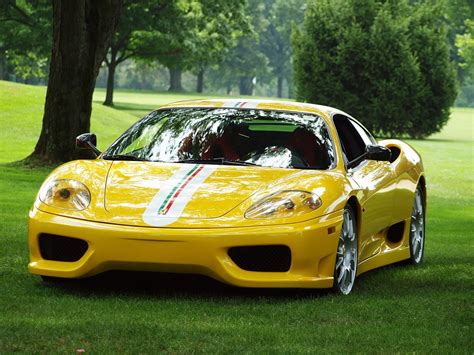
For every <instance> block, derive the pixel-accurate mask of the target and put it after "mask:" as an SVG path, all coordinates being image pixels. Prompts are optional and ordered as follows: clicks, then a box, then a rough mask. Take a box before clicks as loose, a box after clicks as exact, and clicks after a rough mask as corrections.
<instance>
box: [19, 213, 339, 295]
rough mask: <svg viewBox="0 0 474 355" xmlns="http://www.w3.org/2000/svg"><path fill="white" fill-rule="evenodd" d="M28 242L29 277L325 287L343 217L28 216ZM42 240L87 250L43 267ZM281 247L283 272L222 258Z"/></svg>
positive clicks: (330, 278)
mask: <svg viewBox="0 0 474 355" xmlns="http://www.w3.org/2000/svg"><path fill="white" fill-rule="evenodd" d="M29 217H30V218H29V224H28V227H29V229H28V239H29V249H30V263H29V265H28V270H29V271H30V272H31V273H33V274H38V275H45V276H54V277H64V278H82V277H88V276H92V275H95V274H99V273H101V272H104V271H108V270H139V271H161V272H173V273H175V272H176V273H190V274H202V275H206V276H209V277H212V278H214V279H217V280H219V281H222V282H225V283H228V284H231V285H235V286H241V287H301V288H328V287H332V285H333V273H334V263H335V256H336V249H337V244H338V239H339V234H340V230H341V224H342V213H339V212H337V213H333V214H330V215H326V216H323V217H320V218H317V219H313V220H310V221H306V222H304V223H297V224H287V225H275V226H266V227H244V228H242V227H240V228H212V229H209V228H208V229H199V228H188V229H178V228H151V227H134V226H123V225H115V224H107V223H98V222H91V221H85V220H79V219H73V218H69V217H63V216H58V215H53V214H50V213H46V212H42V211H39V210H37V209H35V208H34V209H33V210H32V211H31V212H30V216H29ZM42 233H47V234H53V235H59V236H65V237H72V238H78V239H82V240H85V241H86V242H87V243H88V249H87V251H86V253H85V254H84V255H83V256H82V257H81V258H80V259H79V260H78V261H74V262H62V261H52V260H45V259H44V258H43V257H42V256H41V252H40V247H39V235H40V234H42ZM257 245H286V246H288V247H289V248H290V250H291V266H290V269H289V270H288V271H286V272H258V271H246V270H243V269H241V268H240V267H238V266H237V265H236V264H235V263H234V262H233V260H232V259H231V258H230V257H229V255H228V250H229V248H231V247H237V246H257Z"/></svg>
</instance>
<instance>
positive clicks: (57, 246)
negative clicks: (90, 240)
mask: <svg viewBox="0 0 474 355" xmlns="http://www.w3.org/2000/svg"><path fill="white" fill-rule="evenodd" d="M39 247H40V253H41V256H42V258H43V259H46V260H55V261H77V260H79V259H80V258H82V256H83V255H84V254H85V253H86V251H87V248H88V244H87V242H86V241H84V240H81V239H77V238H70V237H62V236H59V235H53V234H41V235H40V236H39Z"/></svg>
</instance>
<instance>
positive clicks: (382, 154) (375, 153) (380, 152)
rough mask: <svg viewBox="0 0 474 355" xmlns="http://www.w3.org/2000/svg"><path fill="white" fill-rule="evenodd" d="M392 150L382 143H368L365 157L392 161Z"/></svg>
mask: <svg viewBox="0 0 474 355" xmlns="http://www.w3.org/2000/svg"><path fill="white" fill-rule="evenodd" d="M391 157H392V151H391V150H390V149H388V148H385V147H383V146H381V145H375V144H374V145H368V146H367V147H366V148H365V159H367V160H377V161H390V159H391Z"/></svg>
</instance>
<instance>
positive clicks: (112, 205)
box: [35, 159, 350, 228]
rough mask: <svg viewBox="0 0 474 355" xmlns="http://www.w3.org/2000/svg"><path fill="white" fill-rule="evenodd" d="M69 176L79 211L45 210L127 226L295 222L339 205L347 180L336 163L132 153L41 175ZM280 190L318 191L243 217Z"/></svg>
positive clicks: (43, 207)
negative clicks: (313, 201)
mask: <svg viewBox="0 0 474 355" xmlns="http://www.w3.org/2000/svg"><path fill="white" fill-rule="evenodd" d="M51 179H75V180H78V181H81V182H83V183H84V184H85V185H86V186H87V187H88V188H89V190H90V192H91V196H92V199H91V204H90V206H89V207H88V208H86V209H85V210H83V211H71V210H62V209H58V208H55V207H54V206H48V205H45V204H43V203H41V201H39V199H38V198H37V200H36V203H35V206H36V207H37V208H39V209H41V210H43V211H45V212H50V213H54V214H60V215H64V216H69V217H73V218H76V219H83V220H91V221H97V222H104V223H113V224H119V225H129V226H143V227H161V226H166V227H170V228H216V227H239V226H242V227H244V226H257V225H272V224H285V223H296V222H299V221H303V220H308V219H311V218H315V217H318V216H321V215H325V214H327V213H331V212H334V211H337V210H338V209H340V208H342V206H343V204H344V201H345V200H346V197H347V195H348V194H349V192H350V186H349V185H348V184H347V180H346V179H345V177H344V175H343V174H341V173H338V172H336V171H316V170H297V169H280V168H265V167H253V166H228V165H209V164H206V165H201V164H175V163H156V162H133V161H113V162H112V161H106V160H102V159H97V160H94V161H75V162H70V163H67V164H64V165H62V166H61V167H59V168H57V169H56V170H55V171H53V172H52V173H51V174H50V176H49V177H48V178H47V181H48V180H51ZM282 190H306V191H310V192H313V193H316V194H317V195H319V196H320V197H321V199H322V206H321V207H320V208H318V210H316V211H315V212H314V213H308V214H305V215H303V216H301V217H289V218H286V219H282V220H274V219H252V220H249V219H246V218H244V214H245V211H246V210H247V209H248V208H249V207H250V206H252V204H254V203H255V202H257V201H259V200H260V199H262V198H264V197H265V196H268V195H269V194H271V193H274V192H277V191H282Z"/></svg>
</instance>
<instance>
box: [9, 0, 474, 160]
mask: <svg viewBox="0 0 474 355" xmlns="http://www.w3.org/2000/svg"><path fill="white" fill-rule="evenodd" d="M473 18H474V6H473V3H472V1H471V0H439V1H429V0H397V1H392V0H308V1H306V0H260V1H259V0H100V1H93V0H77V1H74V2H63V1H60V0H52V1H51V0H3V1H2V2H1V4H0V78H3V79H7V80H16V81H22V82H25V83H32V84H48V94H47V98H46V105H45V115H44V117H43V131H42V134H41V137H40V141H39V142H38V145H37V149H35V153H34V154H33V155H34V156H39V157H41V158H42V159H46V160H51V161H54V160H68V159H71V158H73V157H74V156H75V154H76V153H75V152H74V149H73V143H72V141H73V139H72V138H73V137H74V136H75V135H76V133H82V132H83V131H86V130H88V128H89V125H90V110H91V100H92V93H93V89H94V87H95V85H96V79H97V75H98V74H99V72H101V75H100V76H99V81H98V83H99V84H103V85H104V86H105V87H106V88H107V95H106V99H105V102H104V104H106V105H113V91H114V88H115V86H116V83H119V85H120V86H121V87H138V88H145V89H156V88H161V89H167V90H170V91H181V90H183V89H186V90H188V91H197V92H214V93H218V92H220V93H225V94H231V93H236V92H238V94H240V95H254V94H255V93H258V94H259V95H262V96H278V97H296V98H298V99H300V100H303V101H309V102H319V103H325V104H331V105H334V106H336V107H340V108H342V109H345V110H347V111H348V112H351V113H354V114H355V115H357V116H358V117H359V118H361V120H362V121H364V123H365V124H366V125H368V126H369V127H370V128H371V129H373V130H375V131H376V132H378V133H380V134H385V135H400V134H401V135H408V136H412V137H424V136H427V135H429V134H431V133H433V132H436V131H439V129H440V128H441V127H442V126H443V124H444V123H445V122H446V121H447V119H448V115H449V107H450V106H451V105H452V103H453V101H454V98H455V96H456V92H457V89H458V88H462V90H461V95H460V96H459V97H458V102H460V103H461V104H463V105H474V104H473V102H474V82H473V80H474V79H473V76H474V75H473V52H474V50H473V31H474V30H473V27H474V26H473V21H472V19H473ZM65 38H66V39H68V40H66V41H65ZM68 41H69V42H68ZM74 55H75V56H76V57H74ZM66 63H67V65H66ZM183 73H184V82H185V86H186V87H185V88H184V87H183ZM65 80H66V81H68V82H64V81H65ZM165 80H166V81H167V83H166V84H165V83H164V81H165ZM71 92H73V93H74V95H75V96H74V97H71V95H69V96H67V95H65V94H64V93H71ZM60 103H62V106H61V105H60ZM60 106H61V107H63V108H62V109H60ZM64 107H68V109H64ZM397 114H398V115H397ZM65 117H67V118H65ZM52 132H55V133H52ZM61 134H62V135H61ZM63 141H67V142H68V143H63Z"/></svg>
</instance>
